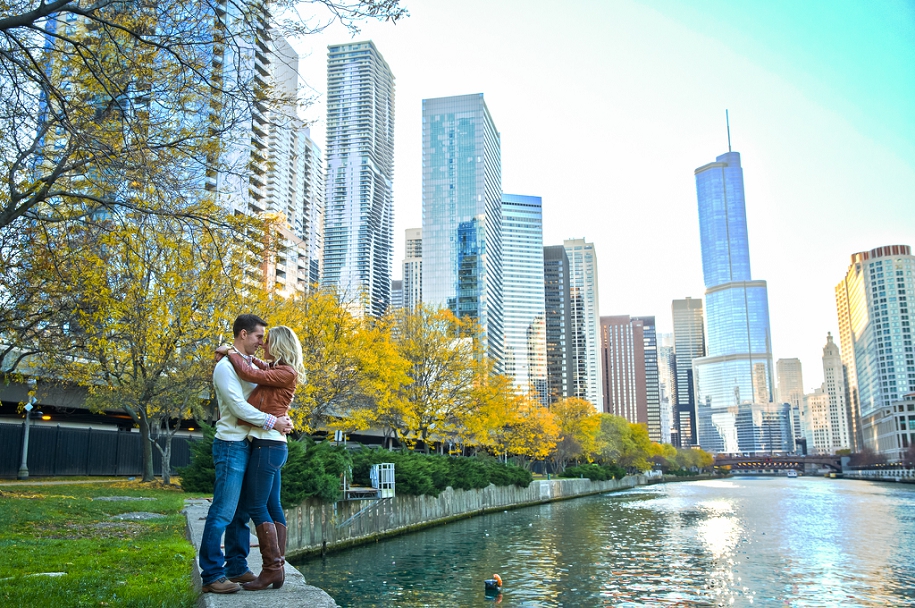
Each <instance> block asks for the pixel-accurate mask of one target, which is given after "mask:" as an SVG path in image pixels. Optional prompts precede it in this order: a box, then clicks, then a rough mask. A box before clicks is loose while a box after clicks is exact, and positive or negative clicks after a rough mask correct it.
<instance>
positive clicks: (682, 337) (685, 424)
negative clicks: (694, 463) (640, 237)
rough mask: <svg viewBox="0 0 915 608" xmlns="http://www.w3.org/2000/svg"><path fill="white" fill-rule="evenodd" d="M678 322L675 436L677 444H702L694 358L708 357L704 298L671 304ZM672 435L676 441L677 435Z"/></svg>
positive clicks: (675, 338) (675, 355) (681, 445)
mask: <svg viewBox="0 0 915 608" xmlns="http://www.w3.org/2000/svg"><path fill="white" fill-rule="evenodd" d="M671 313H672V315H673V321H674V374H675V378H676V383H675V384H674V388H673V393H672V397H671V398H672V400H673V405H672V409H673V431H676V432H675V433H673V435H676V436H677V437H676V440H677V442H676V443H674V445H676V446H677V447H689V446H693V445H698V438H697V436H696V390H695V382H694V379H693V360H694V359H698V358H700V357H704V356H705V319H704V317H703V315H702V300H701V299H699V300H697V299H693V298H686V299H683V300H674V301H673V302H672V303H671ZM673 435H672V436H671V439H672V440H673V439H674V437H673Z"/></svg>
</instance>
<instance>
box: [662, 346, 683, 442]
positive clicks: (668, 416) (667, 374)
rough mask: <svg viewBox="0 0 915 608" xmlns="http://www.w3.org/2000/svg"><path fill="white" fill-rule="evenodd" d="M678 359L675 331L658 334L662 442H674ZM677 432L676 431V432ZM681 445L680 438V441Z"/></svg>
mask: <svg viewBox="0 0 915 608" xmlns="http://www.w3.org/2000/svg"><path fill="white" fill-rule="evenodd" d="M676 369H677V364H676V359H675V355H674V335H673V333H660V334H658V392H659V398H660V403H661V443H671V444H672V443H673V437H672V435H671V431H675V427H674V416H673V414H674V409H673V405H674V401H673V392H674V391H675V390H676V385H677V382H676V379H675V378H676ZM674 434H676V433H674ZM676 445H679V438H678V443H677V444H676Z"/></svg>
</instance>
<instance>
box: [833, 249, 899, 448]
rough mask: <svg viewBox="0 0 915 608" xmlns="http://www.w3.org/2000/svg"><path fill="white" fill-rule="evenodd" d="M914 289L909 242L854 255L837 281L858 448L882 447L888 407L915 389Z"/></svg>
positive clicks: (852, 431)
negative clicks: (911, 306)
mask: <svg viewBox="0 0 915 608" xmlns="http://www.w3.org/2000/svg"><path fill="white" fill-rule="evenodd" d="M913 290H915V257H913V256H912V250H911V248H910V247H909V246H908V245H887V246H884V247H877V248H876V249H871V250H870V251H861V252H858V253H855V254H853V255H852V256H851V264H850V265H849V267H848V271H847V272H846V274H845V278H844V279H843V280H842V281H840V282H839V284H838V285H837V286H836V308H837V310H838V315H839V339H840V341H841V345H842V349H841V357H842V363H843V364H844V366H845V378H846V392H847V398H846V403H847V404H848V410H849V421H848V428H849V433H850V435H851V437H850V442H851V443H853V447H855V449H858V450H860V449H862V448H864V447H869V448H871V449H873V450H879V449H881V446H880V442H879V441H878V437H879V436H880V435H881V434H882V432H881V424H882V423H883V420H884V418H885V417H887V416H888V415H885V412H886V411H888V410H885V408H888V406H890V405H891V404H893V403H894V402H896V401H898V400H900V399H902V398H903V397H904V396H905V395H906V394H907V393H910V392H913V391H915V350H913V349H915V346H913V343H912V342H913V336H912V325H911V323H912V321H911V317H909V301H908V297H909V296H910V295H911V294H912V293H915V292H913ZM893 437H894V440H896V439H895V438H896V435H895V434H894V435H893ZM884 447H886V446H884ZM884 451H887V450H884Z"/></svg>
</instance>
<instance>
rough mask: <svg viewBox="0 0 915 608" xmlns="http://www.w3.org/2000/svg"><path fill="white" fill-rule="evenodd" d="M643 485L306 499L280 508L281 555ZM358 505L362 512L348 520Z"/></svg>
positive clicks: (560, 482) (579, 482)
mask: <svg viewBox="0 0 915 608" xmlns="http://www.w3.org/2000/svg"><path fill="white" fill-rule="evenodd" d="M647 483H649V480H648V478H647V477H645V476H644V475H635V476H627V477H624V478H623V479H620V480H616V479H612V480H609V481H591V480H589V479H555V480H549V481H547V480H538V481H533V482H531V484H530V485H529V486H528V487H526V488H519V487H517V486H501V487H497V486H493V485H490V486H488V487H486V488H483V489H480V490H453V489H451V488H448V489H447V490H445V491H444V492H442V493H441V494H440V495H439V496H438V497H434V496H396V497H394V498H389V499H386V500H379V501H377V502H374V503H372V502H370V501H350V502H338V503H333V504H329V503H322V502H319V501H316V500H308V501H305V502H303V503H302V504H301V505H299V506H298V507H295V508H292V509H289V510H288V511H286V523H287V526H288V538H287V548H286V555H287V556H288V557H301V556H306V555H313V554H316V553H324V552H326V551H337V550H340V549H343V548H345V547H350V546H352V545H356V544H361V543H364V542H368V541H371V540H376V539H379V538H383V537H386V536H393V535H396V534H402V533H404V532H409V531H412V530H418V529H420V528H424V527H427V526H432V525H437V524H441V523H445V522H448V521H451V520H454V519H459V518H462V517H471V516H473V515H480V514H482V513H488V512H490V511H501V510H504V509H513V508H517V507H524V506H528V505H536V504H541V503H545V502H552V501H556V500H566V499H569V498H575V497H577V496H586V495H588V494H601V493H603V492H613V491H615V490H625V489H628V488H632V487H635V486H637V485H645V484H647ZM362 509H365V510H364V511H363V512H362V513H361V514H359V515H358V516H356V517H355V519H353V520H352V521H349V522H348V520H349V519H350V518H351V517H353V516H354V515H356V514H357V513H358V512H359V511H360V510H362ZM345 522H348V523H345ZM341 524H342V525H341Z"/></svg>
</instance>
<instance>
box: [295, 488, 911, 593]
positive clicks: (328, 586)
mask: <svg viewBox="0 0 915 608" xmlns="http://www.w3.org/2000/svg"><path fill="white" fill-rule="evenodd" d="M298 568H299V570H301V571H302V573H303V574H304V575H305V579H306V580H307V581H308V583H309V584H311V585H315V586H317V587H320V588H322V589H324V590H325V591H327V592H328V593H329V594H330V595H331V596H332V597H333V598H334V599H335V600H336V601H337V603H338V604H340V605H341V606H344V607H350V606H352V607H359V606H398V607H399V606H408V607H412V606H449V607H450V606H489V605H492V603H493V602H497V603H501V605H504V606H530V607H539V606H571V607H590V606H657V605H661V606H664V605H667V606H843V607H851V606H915V485H904V484H891V483H873V482H865V481H854V480H842V479H823V478H816V477H801V478H798V479H787V478H784V477H733V478H729V479H721V480H709V481H692V482H683V483H669V484H658V485H653V486H646V487H638V488H634V489H632V490H628V491H625V492H617V493H611V494H603V495H598V496H589V497H585V498H578V499H573V500H568V501H563V502H555V503H550V504H545V505H539V506H535V507H527V508H523V509H516V510H512V511H504V512H500V513H494V514H489V515H484V516H480V517H474V518H471V519H466V520H461V521H458V522H454V523H451V524H447V525H443V526H438V527H435V528H429V529H427V530H424V531H421V532H416V533H413V534H407V535H403V536H398V537H394V538H391V539H388V540H384V541H381V542H377V543H372V544H370V545H364V546H361V547H356V548H353V549H349V550H345V551H342V552H340V553H336V554H331V555H328V556H326V557H325V558H313V559H310V560H307V561H304V562H302V563H300V564H298ZM493 573H498V574H499V575H501V577H502V579H503V581H504V586H503V590H502V594H501V596H500V597H497V598H487V597H486V596H485V595H484V592H483V580H484V579H486V578H489V577H490V576H491V575H492V574H493Z"/></svg>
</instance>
